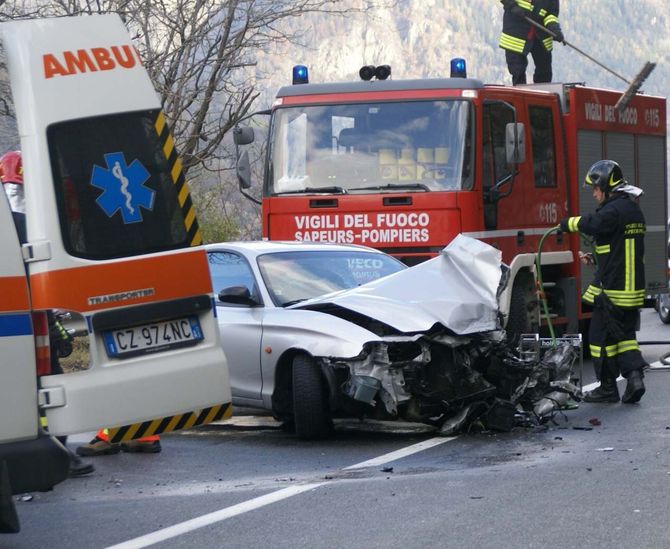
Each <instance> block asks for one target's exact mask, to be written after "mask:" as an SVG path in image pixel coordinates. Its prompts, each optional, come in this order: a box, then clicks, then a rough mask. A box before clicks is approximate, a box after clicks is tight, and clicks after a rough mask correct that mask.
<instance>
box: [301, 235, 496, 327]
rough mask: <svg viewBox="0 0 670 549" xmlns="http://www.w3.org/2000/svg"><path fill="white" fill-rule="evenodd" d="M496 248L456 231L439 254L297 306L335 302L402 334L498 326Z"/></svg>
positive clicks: (320, 307) (318, 306)
mask: <svg viewBox="0 0 670 549" xmlns="http://www.w3.org/2000/svg"><path fill="white" fill-rule="evenodd" d="M502 275H503V270H502V256H501V253H500V250H498V249H496V248H494V247H492V246H489V245H488V244H485V243H483V242H481V241H479V240H475V239H473V238H470V237H467V236H463V235H458V236H457V237H456V238H455V239H454V240H453V241H452V242H451V243H450V244H449V245H448V246H447V247H446V248H444V250H442V252H440V255H439V256H437V257H435V258H433V259H431V260H429V261H426V262H424V263H420V264H419V265H416V266H414V267H411V268H409V269H405V270H403V271H400V272H397V273H395V274H393V275H390V276H387V277H385V278H381V279H379V280H376V281H374V282H369V283H367V284H364V285H362V286H359V287H358V288H353V289H351V290H346V291H344V292H339V293H336V294H328V295H325V296H321V297H319V298H315V299H311V300H309V301H304V302H302V303H300V304H299V305H296V306H295V308H297V309H311V310H324V307H325V306H331V305H335V306H337V307H342V308H345V309H348V310H351V311H354V312H356V313H358V314H361V315H364V316H366V317H369V318H373V319H375V320H378V321H379V322H382V323H384V324H386V325H388V326H391V327H393V328H394V329H396V330H398V331H400V332H404V333H416V332H424V331H427V330H429V329H430V328H431V327H433V326H434V325H435V324H441V325H442V326H444V327H446V328H448V329H450V330H452V331H453V332H454V333H456V334H460V335H465V334H472V333H477V332H488V331H492V330H497V329H499V328H500V326H499V322H498V300H497V295H498V288H499V286H500V283H501V278H502Z"/></svg>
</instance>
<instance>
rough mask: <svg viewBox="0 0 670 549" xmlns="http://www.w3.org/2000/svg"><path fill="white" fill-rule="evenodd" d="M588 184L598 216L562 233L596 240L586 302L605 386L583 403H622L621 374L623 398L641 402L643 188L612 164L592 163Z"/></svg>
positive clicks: (570, 224) (573, 222) (575, 220)
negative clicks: (639, 334) (639, 332)
mask: <svg viewBox="0 0 670 549" xmlns="http://www.w3.org/2000/svg"><path fill="white" fill-rule="evenodd" d="M585 184H587V185H590V186H592V187H593V197H594V198H595V200H596V202H598V206H597V208H596V211H595V213H591V214H586V215H583V216H577V217H570V218H567V219H564V220H563V221H561V224H560V227H561V229H562V230H563V231H566V232H578V231H579V232H582V233H584V234H587V235H591V236H592V237H594V239H595V257H596V259H595V263H596V265H597V267H596V271H595V275H594V279H593V281H592V282H591V284H590V285H589V287H588V288H587V289H586V291H585V292H584V295H583V296H582V299H583V300H584V301H585V302H586V303H589V304H591V305H593V317H592V318H591V327H590V330H589V339H590V342H589V343H590V345H589V347H590V351H591V357H592V358H593V365H594V368H595V370H596V375H597V376H598V378H599V379H600V385H599V386H598V387H597V388H596V389H594V390H593V391H591V392H589V393H587V394H586V396H585V399H584V400H586V401H587V402H619V390H618V388H617V384H616V378H617V376H618V375H619V373H621V375H623V376H624V377H625V378H626V379H627V383H626V390H625V392H624V394H623V396H622V398H621V400H622V401H623V402H626V403H633V402H638V401H639V400H640V399H641V398H642V395H643V394H644V392H645V387H644V382H643V380H642V378H643V373H642V369H643V368H644V367H645V366H647V364H646V363H645V361H644V359H643V358H642V353H640V347H639V345H638V343H637V341H636V339H635V332H636V330H637V328H638V327H639V322H640V307H642V305H643V303H644V295H645V281H644V235H645V232H646V225H645V221H644V215H643V214H642V210H641V209H640V206H639V205H638V198H639V194H640V193H641V190H640V189H638V188H637V187H634V186H633V185H628V183H627V182H626V181H625V180H624V177H623V173H622V171H621V168H620V167H619V165H618V164H617V163H616V162H613V161H612V160H600V161H598V162H596V163H595V164H593V166H591V168H589V171H588V173H587V174H586V179H585Z"/></svg>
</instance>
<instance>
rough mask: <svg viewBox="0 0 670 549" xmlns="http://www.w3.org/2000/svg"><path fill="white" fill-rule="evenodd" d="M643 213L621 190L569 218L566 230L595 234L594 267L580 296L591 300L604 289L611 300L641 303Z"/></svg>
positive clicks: (626, 305)
mask: <svg viewBox="0 0 670 549" xmlns="http://www.w3.org/2000/svg"><path fill="white" fill-rule="evenodd" d="M646 230H647V229H646V225H645V221H644V215H643V214H642V210H641V209H640V206H639V205H638V204H637V203H636V202H635V201H633V200H631V198H630V197H629V196H628V195H626V194H623V193H614V194H613V195H612V196H611V197H609V198H608V199H606V200H605V201H604V202H603V203H602V204H601V205H600V206H599V207H598V208H597V209H596V211H595V213H592V214H586V215H583V216H577V217H570V218H568V231H569V232H571V233H574V232H577V231H579V232H582V233H584V234H587V235H591V236H593V237H595V252H596V257H597V269H596V273H595V277H594V280H593V282H592V283H591V284H590V285H589V286H588V288H587V289H586V291H585V292H584V295H583V296H582V299H584V301H586V302H587V303H593V300H594V298H595V297H596V296H597V295H599V294H600V293H601V292H602V291H603V289H604V291H605V293H606V294H607V296H608V297H609V298H610V300H611V301H612V303H614V304H615V305H617V306H619V307H623V308H626V309H632V308H636V307H641V306H642V305H643V304H644V296H645V280H644V235H645V232H646Z"/></svg>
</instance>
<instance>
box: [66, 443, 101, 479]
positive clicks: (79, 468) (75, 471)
mask: <svg viewBox="0 0 670 549" xmlns="http://www.w3.org/2000/svg"><path fill="white" fill-rule="evenodd" d="M68 452H69V453H70V474H69V476H70V477H83V476H85V475H90V474H91V473H92V472H93V471H95V467H93V464H92V463H86V462H85V461H84V460H82V459H81V458H80V457H79V456H78V455H77V454H75V453H74V452H72V451H71V450H69V449H68Z"/></svg>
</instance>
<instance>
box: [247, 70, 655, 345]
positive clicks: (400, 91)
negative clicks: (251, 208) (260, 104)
mask: <svg viewBox="0 0 670 549" xmlns="http://www.w3.org/2000/svg"><path fill="white" fill-rule="evenodd" d="M389 74H390V68H389V67H388V66H386V65H382V66H381V67H363V69H361V71H360V75H361V81H355V82H338V83H309V82H308V76H307V70H306V68H305V67H304V66H299V67H297V68H295V69H294V79H293V85H291V86H285V87H282V88H281V89H280V90H279V92H278V93H277V97H276V100H275V102H274V105H273V107H272V109H271V110H270V111H265V113H266V114H271V121H270V125H269V139H268V146H267V157H266V160H265V171H264V172H265V175H264V180H263V191H262V195H263V197H262V218H263V236H264V237H265V238H268V239H270V240H300V241H321V242H324V241H328V242H347V243H355V244H362V245H367V246H372V247H375V248H378V249H380V250H383V251H385V252H387V253H390V254H392V255H394V256H396V257H398V258H400V259H401V260H402V261H404V262H406V263H407V264H410V265H412V264H416V263H418V262H420V261H423V260H425V259H427V258H430V257H432V256H434V255H435V254H437V253H438V252H439V251H440V250H441V249H442V248H443V247H444V246H445V245H446V244H448V243H449V241H451V240H452V239H453V238H454V237H455V236H456V235H457V234H459V233H462V234H465V235H468V236H472V237H476V238H479V239H481V240H483V241H485V242H487V243H489V244H491V245H492V246H495V247H497V248H499V249H500V250H501V251H502V254H503V259H504V261H505V262H506V263H507V265H508V266H509V268H510V271H509V274H510V281H509V284H508V286H507V288H506V290H505V291H504V293H503V294H502V296H501V312H502V314H503V317H504V319H505V322H506V325H507V327H508V331H509V330H510V328H511V327H513V329H514V330H515V331H519V332H523V331H535V329H536V328H537V325H536V324H537V323H538V322H540V320H539V318H540V315H539V306H538V299H537V292H536V288H535V265H534V262H535V258H536V255H537V251H538V244H539V241H540V239H541V238H542V235H543V234H544V233H545V232H546V231H547V230H548V229H549V228H551V227H555V226H556V225H557V224H558V223H559V221H560V220H561V219H563V218H565V217H567V216H571V215H578V214H579V213H585V212H588V211H592V210H593V209H594V208H595V206H596V204H595V201H594V199H593V198H592V196H591V190H590V188H585V187H584V186H583V180H584V175H585V173H586V171H587V170H588V168H589V167H590V166H591V165H592V164H593V163H594V162H595V161H597V160H600V159H604V158H610V159H613V160H616V161H617V162H618V163H619V164H620V165H621V167H622V169H623V172H624V174H625V176H626V178H627V180H628V182H629V183H631V184H633V185H636V186H639V187H641V188H642V189H644V195H643V197H642V199H641V201H640V204H641V206H642V208H643V210H644V214H645V218H646V222H647V234H646V238H645V246H646V273H645V274H646V281H647V287H648V293H649V294H655V293H657V292H658V291H659V289H662V288H667V283H666V276H667V274H666V256H667V252H666V243H667V236H666V231H667V229H666V222H667V213H666V210H667V207H666V199H667V197H666V188H667V175H666V166H667V163H666V100H665V98H662V97H653V96H648V95H643V94H641V93H638V94H636V95H634V97H633V99H632V100H631V101H630V102H629V104H628V106H627V107H626V108H625V109H624V110H622V111H621V112H619V110H617V109H615V105H616V103H617V100H618V99H619V98H620V97H621V92H617V91H613V90H606V89H597V88H592V87H588V86H586V85H584V84H583V83H572V84H560V83H551V84H533V85H528V86H517V87H509V86H503V85H488V84H483V83H482V82H481V81H480V80H477V79H472V78H468V77H467V76H466V74H465V62H464V61H463V60H460V59H459V60H455V61H454V62H452V72H451V75H450V77H449V78H436V79H420V80H391V79H388V78H387V77H388V76H389ZM235 141H236V143H237V144H238V145H243V144H248V143H250V142H251V141H253V129H252V128H250V127H240V128H238V129H237V130H236V132H235ZM238 176H239V181H240V186H241V190H242V191H243V192H244V188H248V186H249V184H250V177H249V163H248V154H247V153H246V152H244V153H242V154H241V155H240V159H239V161H238ZM583 245H584V243H583V242H580V236H579V235H566V234H562V233H560V232H559V233H557V234H552V235H551V236H550V237H548V238H547V239H546V240H545V241H544V244H543V250H542V254H541V263H542V267H541V268H542V273H541V274H542V278H543V280H544V281H545V288H546V290H547V291H546V293H547V297H548V300H549V303H550V308H551V312H550V315H549V316H550V317H553V323H554V324H556V325H558V326H562V327H563V328H562V329H564V330H565V331H568V332H570V333H573V332H576V331H577V330H578V329H579V328H580V326H579V322H580V321H583V320H585V319H588V318H589V317H590V314H589V311H587V310H585V309H584V308H583V305H582V303H581V300H580V295H581V293H582V290H583V289H584V288H585V287H586V286H587V285H588V283H589V281H590V280H591V276H592V270H593V267H592V266H589V265H583V264H581V263H580V262H579V260H578V257H577V256H578V252H579V250H580V246H583ZM543 322H546V315H545V319H544V320H543Z"/></svg>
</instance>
